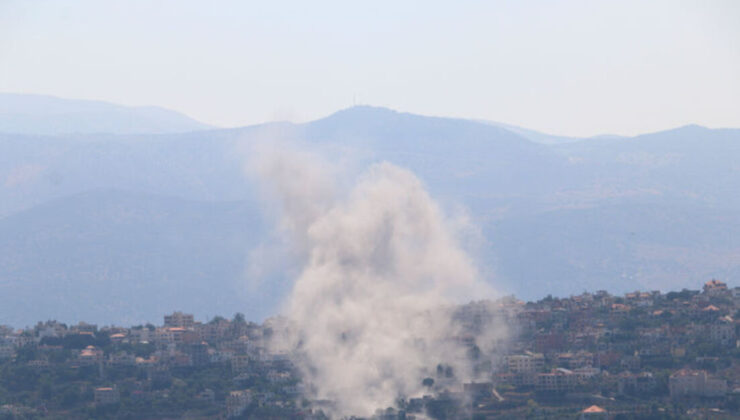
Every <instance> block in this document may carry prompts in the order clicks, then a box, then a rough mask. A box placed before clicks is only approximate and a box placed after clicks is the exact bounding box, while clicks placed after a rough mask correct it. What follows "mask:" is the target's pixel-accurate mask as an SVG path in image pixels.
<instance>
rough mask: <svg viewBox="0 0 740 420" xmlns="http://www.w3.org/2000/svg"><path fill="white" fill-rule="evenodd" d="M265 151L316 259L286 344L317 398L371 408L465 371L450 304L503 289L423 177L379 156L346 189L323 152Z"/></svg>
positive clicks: (290, 216) (293, 303) (355, 410)
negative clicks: (479, 264) (491, 282)
mask: <svg viewBox="0 0 740 420" xmlns="http://www.w3.org/2000/svg"><path fill="white" fill-rule="evenodd" d="M256 156H257V159H256V160H254V161H253V162H252V165H251V168H252V169H253V170H255V171H256V173H257V174H258V176H259V177H260V179H261V181H263V182H264V185H265V186H266V187H267V189H268V190H269V191H271V192H272V194H273V195H274V196H275V197H276V198H277V199H278V200H279V202H280V203H281V210H282V211H281V216H282V217H281V219H280V226H281V228H282V230H283V231H284V232H286V233H287V234H288V235H289V236H290V237H291V238H292V239H293V240H294V241H295V242H296V244H297V245H298V246H299V247H300V248H301V254H302V255H303V256H304V258H305V265H304V266H303V268H302V271H301V272H300V274H299V275H298V277H297V279H296V280H295V283H294V286H293V289H292V291H291V293H290V296H289V297H288V300H287V302H286V305H285V308H284V314H285V316H286V317H287V318H288V320H289V323H290V325H291V331H292V333H291V334H288V335H287V336H283V337H281V342H279V343H275V344H276V345H280V346H282V347H286V346H287V347H288V348H290V349H293V350H296V352H297V354H299V355H301V357H299V358H298V359H297V363H298V366H299V367H300V368H301V369H302V371H303V374H304V381H305V382H307V383H309V384H310V385H311V386H312V388H313V389H314V391H315V395H312V396H313V397H315V398H321V399H330V400H333V401H336V402H337V404H338V405H337V409H336V412H335V413H333V414H335V415H350V414H352V415H368V414H371V413H372V412H373V411H374V410H375V409H377V408H384V407H388V406H392V405H394V401H395V400H396V398H397V397H399V396H413V395H416V394H418V393H420V392H421V391H422V390H421V379H422V378H423V377H424V376H426V375H428V374H429V369H430V368H432V369H433V368H434V367H435V366H437V364H439V363H442V362H444V363H449V364H453V365H455V368H456V371H457V372H459V373H460V374H463V375H464V374H465V366H464V362H463V360H464V359H465V352H464V349H463V348H462V346H460V345H459V344H458V343H457V342H455V341H454V340H451V338H453V337H455V336H456V335H457V334H459V331H458V330H457V328H456V327H455V326H454V325H453V323H452V319H451V316H450V315H451V313H450V310H449V308H450V305H451V304H453V303H456V302H461V301H463V300H465V299H467V300H470V299H471V298H475V299H481V298H486V297H491V296H492V291H491V290H490V289H489V288H488V287H487V286H486V285H485V284H483V283H482V282H480V281H479V280H478V278H479V277H478V272H477V270H476V269H475V267H474V265H473V264H472V262H471V261H470V259H469V258H468V256H467V255H466V254H465V252H463V250H462V249H461V247H460V246H459V244H458V241H457V240H456V238H455V236H454V234H453V232H451V231H450V229H449V228H448V224H447V223H446V222H445V218H444V217H443V214H442V212H441V211H440V209H439V207H438V206H437V205H436V203H435V202H434V201H433V200H432V199H431V197H430V196H429V194H428V193H427V192H426V191H425V189H424V186H423V184H422V183H421V181H420V180H419V179H418V178H417V177H416V176H414V174H413V173H411V172H410V171H408V170H405V169H402V168H399V167H397V166H394V165H392V164H389V163H379V164H375V165H372V166H370V167H369V168H368V169H367V170H366V171H365V172H364V174H363V175H361V176H360V178H359V180H358V181H357V183H356V184H355V185H353V186H351V187H350V188H349V191H347V192H345V193H343V194H342V193H338V192H337V190H338V188H337V186H336V185H335V182H334V181H333V180H334V179H336V177H337V174H336V172H334V173H332V171H330V170H326V168H327V167H329V166H328V165H326V164H325V163H321V160H320V159H318V158H316V157H315V156H310V155H308V154H306V153H300V152H296V151H294V150H293V151H290V150H286V149H285V148H284V147H283V148H273V149H268V150H267V151H265V150H261V151H260V152H258V153H257V154H256ZM496 334H499V335H500V334H503V333H502V332H501V331H498V330H497V331H496Z"/></svg>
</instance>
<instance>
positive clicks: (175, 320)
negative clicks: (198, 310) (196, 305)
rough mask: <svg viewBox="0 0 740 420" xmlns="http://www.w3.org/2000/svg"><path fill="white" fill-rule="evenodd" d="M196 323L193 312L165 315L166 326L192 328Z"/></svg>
mask: <svg viewBox="0 0 740 420" xmlns="http://www.w3.org/2000/svg"><path fill="white" fill-rule="evenodd" d="M194 323H195V321H194V319H193V315H192V314H184V313H182V312H174V313H173V314H171V315H165V316H164V326H165V327H170V328H172V327H181V328H187V329H191V328H193V324H194Z"/></svg>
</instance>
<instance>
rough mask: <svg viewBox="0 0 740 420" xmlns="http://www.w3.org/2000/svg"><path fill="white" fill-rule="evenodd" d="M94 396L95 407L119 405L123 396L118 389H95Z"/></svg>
mask: <svg viewBox="0 0 740 420" xmlns="http://www.w3.org/2000/svg"><path fill="white" fill-rule="evenodd" d="M93 395H94V398H95V405H109V404H117V403H118V402H119V401H120V400H121V395H120V393H119V392H118V389H116V388H110V387H101V388H95V390H94V392H93Z"/></svg>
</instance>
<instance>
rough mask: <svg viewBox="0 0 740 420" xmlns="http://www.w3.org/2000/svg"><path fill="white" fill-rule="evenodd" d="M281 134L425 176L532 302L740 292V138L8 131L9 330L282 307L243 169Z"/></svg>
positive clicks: (2, 214)
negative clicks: (261, 264) (253, 264)
mask: <svg viewBox="0 0 740 420" xmlns="http://www.w3.org/2000/svg"><path fill="white" fill-rule="evenodd" d="M273 139H289V140H297V141H299V142H300V143H301V144H303V146H304V147H307V148H309V149H310V150H313V151H316V152H317V153H320V154H323V155H326V156H328V157H329V159H331V160H336V159H340V158H341V159H342V160H343V162H349V163H348V166H349V167H351V168H358V170H359V168H363V167H365V166H366V165H367V164H368V163H371V162H377V161H380V160H386V161H390V162H393V163H396V164H398V165H401V166H404V167H407V168H409V169H411V170H412V171H414V172H415V173H416V174H417V175H418V176H419V177H420V178H421V179H422V180H423V181H424V182H425V184H426V185H427V186H428V188H429V190H430V192H431V194H432V195H433V196H434V197H435V198H436V199H438V200H439V201H440V202H441V203H442V206H443V207H445V208H451V209H454V208H455V206H456V205H459V204H462V205H463V206H464V207H466V208H467V209H468V210H469V213H470V216H471V218H472V221H473V223H475V225H477V226H479V227H480V228H481V232H482V234H483V236H484V238H483V239H484V240H483V243H482V244H481V246H480V247H479V248H476V249H475V250H474V251H475V253H476V256H477V257H478V258H479V261H480V262H481V264H482V265H484V266H485V267H486V268H487V269H488V270H487V271H486V272H489V273H492V276H493V278H492V279H491V280H492V281H494V282H495V283H496V284H497V285H498V287H500V288H503V289H504V291H507V292H512V293H515V294H517V295H518V296H520V297H522V298H525V299H533V298H538V297H541V296H542V295H545V294H548V293H550V294H553V295H566V294H570V293H580V292H582V291H583V290H584V289H589V290H593V289H601V288H603V289H609V290H610V291H616V292H620V291H628V290H634V289H638V288H639V289H655V288H659V289H680V288H682V287H698V285H699V283H701V282H702V281H705V280H706V279H708V278H710V277H717V278H720V279H722V280H725V281H728V282H729V283H730V285H733V286H734V285H740V242H738V241H740V239H739V238H740V216H738V215H739V214H740V195H738V194H737V191H740V163H738V162H740V130H733V129H727V130H713V129H707V128H703V127H698V126H687V127H681V128H678V129H673V130H667V131H663V132H659V133H652V134H646V135H642V136H636V137H630V138H600V139H585V140H581V141H574V142H567V143H563V142H561V143H558V144H542V143H541V142H536V141H532V140H528V139H527V138H525V136H523V135H521V133H520V134H517V133H515V132H513V131H511V130H509V129H506V128H502V127H497V126H493V125H490V124H484V123H479V122H474V121H469V120H461V119H452V118H432V117H424V116H419V115H413V114H408V113H401V112H396V111H392V110H388V109H384V108H374V107H354V108H350V109H347V110H343V111H340V112H337V113H335V114H332V115H330V116H328V117H326V118H323V119H320V120H317V121H313V122H309V123H305V124H291V123H272V124H264V125H259V126H251V127H243V128H234V129H221V130H208V131H196V132H189V133H179V134H159V135H152V134H144V135H113V134H105V135H68V136H55V137H50V136H40V135H33V136H31V135H25V136H24V135H17V134H0V308H3V310H0V323H3V322H6V323H7V322H10V321H11V315H8V314H12V323H13V324H16V325H20V324H27V323H30V322H34V321H35V320H37V318H39V316H40V314H43V317H58V318H60V319H62V320H65V321H68V320H72V321H74V320H79V319H88V320H101V319H102V320H106V322H117V320H136V321H139V320H154V318H157V317H159V316H160V315H161V313H162V312H163V311H166V310H170V309H182V310H186V311H190V312H194V313H195V314H196V315H197V316H199V317H204V316H206V315H213V314H216V313H221V314H226V315H229V314H231V313H233V312H234V311H235V310H236V309H235V308H242V311H243V312H244V313H245V314H247V316H248V317H250V318H254V319H259V318H260V317H262V316H265V315H267V314H270V313H273V312H274V311H276V310H277V309H276V306H275V304H276V302H278V301H279V299H280V296H281V295H282V293H284V292H285V291H286V290H287V287H288V285H287V284H286V283H285V281H286V280H285V279H286V277H288V276H289V270H284V271H283V273H282V274H281V273H272V274H270V277H269V278H267V279H265V280H264V281H263V282H262V283H261V286H260V287H259V288H256V289H255V288H249V287H246V286H245V283H244V282H243V281H244V273H245V271H246V270H247V265H248V258H247V255H248V254H249V253H250V252H251V251H252V250H254V249H256V247H258V246H259V244H262V243H264V242H265V241H268V242H269V241H270V240H272V239H271V237H270V232H271V231H272V227H271V226H270V225H269V222H268V221H267V220H269V218H266V217H264V216H263V215H262V213H261V209H262V206H261V203H260V200H259V195H258V193H257V186H255V185H253V184H252V183H251V182H250V181H249V179H247V178H245V176H244V165H245V162H246V161H248V156H247V154H248V151H249V147H248V146H249V145H250V144H251V143H253V142H255V141H270V140H273ZM277 265H278V266H279V267H280V268H282V269H284V268H285V267H289V266H290V262H289V261H284V262H283V261H280V263H279V264H277ZM174 279H176V280H174ZM40 290H44V292H43V293H42V292H40ZM45 290H52V291H53V293H51V294H50V293H47V292H46V291H45ZM240 291H241V292H242V295H238V293H239V292H240ZM227 292H228V293H227ZM54 296H58V297H59V298H58V299H56V298H54ZM137 296H141V298H140V301H136V300H135V299H136V297H137ZM14 302H16V303H14ZM132 302H133V303H132ZM39 307H41V308H43V309H42V310H41V312H39V310H38V309H37V308H39ZM5 308H12V310H5ZM153 317H154V318H153Z"/></svg>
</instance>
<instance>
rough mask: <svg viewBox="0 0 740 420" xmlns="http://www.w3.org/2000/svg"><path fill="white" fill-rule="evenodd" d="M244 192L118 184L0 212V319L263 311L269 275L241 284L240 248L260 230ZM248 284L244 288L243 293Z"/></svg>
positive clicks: (269, 298) (126, 318)
mask: <svg viewBox="0 0 740 420" xmlns="http://www.w3.org/2000/svg"><path fill="white" fill-rule="evenodd" d="M262 226H264V223H262V222H261V221H260V212H259V210H258V209H255V208H253V207H252V206H251V205H249V204H247V203H244V202H221V203H204V202H194V201H189V200H183V199H176V198H170V197H163V196H153V195H147V194H140V193H131V192H126V191H120V190H106V191H92V192H87V193H84V194H79V195H72V196H69V197H65V198H63V199H59V200H54V201H51V202H48V203H45V204H43V205H40V206H37V207H35V208H33V209H31V210H28V211H24V212H20V213H18V214H15V215H13V216H10V217H6V218H4V219H1V220H0V291H1V292H0V308H2V310H1V311H0V324H3V323H10V324H13V325H26V324H29V323H31V322H33V321H34V319H37V320H40V319H43V320H46V319H51V318H56V319H61V320H67V321H75V320H89V321H95V322H98V323H114V322H118V323H120V322H127V323H139V322H146V321H153V320H156V319H159V317H160V316H161V315H162V314H164V313H165V312H167V311H174V310H180V309H182V310H188V311H191V312H195V313H197V314H199V316H206V315H211V316H213V315H217V314H224V315H233V314H234V313H236V312H248V313H250V315H252V316H267V315H269V314H271V313H272V311H273V310H274V307H275V305H276V304H277V302H278V300H277V299H278V297H279V296H280V294H279V291H278V290H277V288H278V286H281V285H280V284H277V283H270V282H266V283H265V285H264V286H265V287H263V288H261V289H260V290H256V291H255V290H250V289H249V288H248V284H247V278H246V272H245V270H244V265H245V261H246V256H247V253H248V251H249V250H250V249H251V248H253V247H254V246H256V245H257V244H259V243H260V241H261V240H262V238H264V237H265V236H266V232H267V228H266V227H262ZM248 291H249V293H248Z"/></svg>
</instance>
